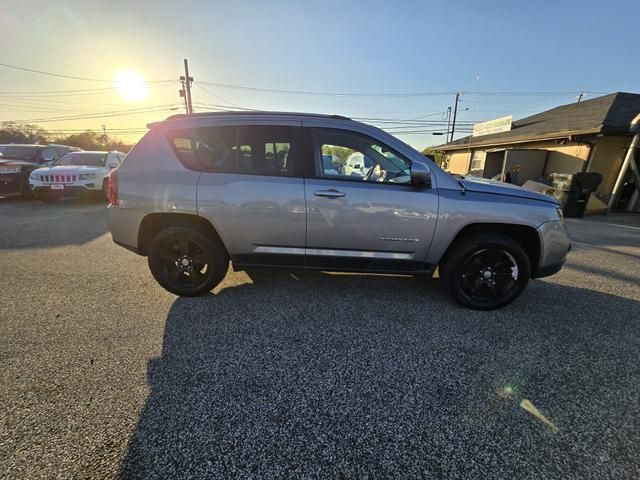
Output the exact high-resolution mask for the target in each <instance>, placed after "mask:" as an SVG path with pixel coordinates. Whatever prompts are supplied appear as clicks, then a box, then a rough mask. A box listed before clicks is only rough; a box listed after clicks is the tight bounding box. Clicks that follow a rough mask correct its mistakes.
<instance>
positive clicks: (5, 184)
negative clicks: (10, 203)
mask: <svg viewBox="0 0 640 480" xmlns="http://www.w3.org/2000/svg"><path fill="white" fill-rule="evenodd" d="M21 193H22V172H18V173H0V196H3V197H8V196H11V195H20V194H21Z"/></svg>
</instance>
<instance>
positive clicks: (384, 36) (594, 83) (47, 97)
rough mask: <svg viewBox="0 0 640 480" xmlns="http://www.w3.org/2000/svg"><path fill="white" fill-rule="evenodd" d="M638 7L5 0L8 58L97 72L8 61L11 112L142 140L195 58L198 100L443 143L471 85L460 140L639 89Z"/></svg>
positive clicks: (66, 128) (0, 52)
mask: <svg viewBox="0 0 640 480" xmlns="http://www.w3.org/2000/svg"><path fill="white" fill-rule="evenodd" d="M639 14H640V2H638V1H637V0H636V1H625V2H616V1H609V2H594V1H580V2H577V1H561V0H559V1H555V2H548V1H546V0H545V1H526V2H525V1H508V2H496V1H491V0H485V1H482V2H478V1H457V2H452V1H402V0H395V1H393V2H390V1H384V2H383V1H349V0H341V1H334V0H324V1H318V2H315V1H268V0H263V1H233V2H231V1H212V0H209V1H194V2H189V1H186V0H185V1H179V2H178V1H166V0H155V1H135V0H129V1H123V0H110V1H90V0H85V1H64V0H63V1H60V2H52V1H50V0H29V1H27V2H25V1H24V0H21V1H17V0H3V1H2V3H0V63H3V64H7V65H13V66H18V67H24V68H28V69H35V70H40V71H43V72H50V73H57V74H62V75H69V76H77V77H82V78H85V80H80V79H70V78H59V77H54V76H48V75H43V74H37V73H32V72H25V71H20V70H15V69H11V68H8V67H3V66H0V122H1V121H10V120H12V121H18V122H27V121H28V122H30V123H37V124H39V125H41V126H42V127H43V128H45V129H47V130H49V131H60V132H70V131H73V130H84V129H87V128H90V129H94V130H97V131H101V130H102V125H104V126H105V129H106V131H107V133H109V134H111V135H113V136H115V137H119V138H122V139H124V140H127V141H131V142H133V141H135V140H137V138H139V137H140V136H141V135H142V133H143V132H144V131H145V128H146V124H147V123H149V122H152V121H157V120H161V119H163V118H166V117H167V116H168V115H170V114H172V113H181V112H183V111H184V105H183V103H182V100H181V99H180V97H179V95H178V89H179V84H178V83H177V79H178V77H179V76H180V75H181V74H183V63H182V62H183V59H184V58H188V60H189V64H190V70H191V75H192V76H193V77H194V85H193V101H194V106H195V110H196V111H207V110H212V109H220V108H222V109H236V108H250V109H261V110H281V111H302V112H316V113H330V114H341V115H347V116H350V117H352V118H358V119H359V118H363V119H367V120H364V121H368V122H369V123H375V124H377V125H379V126H382V127H385V128H386V129H388V130H389V131H390V132H392V133H394V134H397V135H398V136H399V137H400V138H402V139H403V140H405V141H406V142H408V143H410V144H412V145H413V146H415V147H417V148H422V147H424V146H428V145H435V144H440V143H443V142H444V136H442V135H433V133H442V132H445V131H446V128H447V127H446V124H445V120H446V115H447V109H448V107H453V104H454V93H455V92H457V91H460V92H463V93H462V96H461V102H460V103H459V114H458V121H459V129H458V133H457V134H456V138H458V137H459V136H462V135H465V134H466V133H465V132H466V131H468V130H469V128H470V126H471V125H472V124H473V123H474V122H479V121H483V120H488V119H493V118H498V117H501V116H504V115H513V117H514V118H522V117H525V116H528V115H531V114H533V113H536V112H539V111H542V110H545V109H548V108H552V107H554V106H557V105H562V104H567V103H572V102H575V101H576V100H577V95H578V94H579V93H580V92H586V93H585V96H584V97H583V98H584V99H588V98H593V97H595V96H598V95H601V94H605V93H611V92H615V91H628V92H640V62H638V61H637V56H634V53H633V52H634V46H635V42H636V41H637V38H636V37H637V19H638V18H639ZM123 70H126V71H133V72H136V73H137V74H139V75H141V76H142V77H143V78H144V79H145V81H146V82H147V87H148V95H147V97H146V98H145V99H144V100H137V101H133V100H126V99H124V98H122V96H121V95H120V94H119V93H118V91H117V89H115V88H114V85H113V78H114V76H115V75H116V74H117V73H118V72H121V71H123ZM86 79H92V80H86ZM96 80H97V81H96ZM221 84H224V85H227V86H222V85H221ZM230 86H235V87H239V86H240V87H251V88H258V89H267V90H293V91H298V92H319V93H325V94H327V93H330V94H331V93H340V94H349V95H315V94H314V95H311V94H300V93H296V94H294V93H282V92H267V91H259V90H258V91H256V90H247V89H243V88H235V87H234V88H231V87H230ZM35 92H37V93H35ZM42 92H65V93H42ZM353 94H358V95H353ZM363 94H367V95H363ZM369 94H375V95H369ZM407 94H411V95H407ZM414 94H420V95H414ZM89 115H90V116H92V117H93V118H83V119H70V118H73V117H77V116H85V117H86V116H89ZM102 115H104V116H102ZM438 122H439V123H438ZM407 132H419V133H407Z"/></svg>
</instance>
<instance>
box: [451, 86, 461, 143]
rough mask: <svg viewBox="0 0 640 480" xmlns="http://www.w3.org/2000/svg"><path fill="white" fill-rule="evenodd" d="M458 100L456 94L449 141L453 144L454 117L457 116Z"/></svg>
mask: <svg viewBox="0 0 640 480" xmlns="http://www.w3.org/2000/svg"><path fill="white" fill-rule="evenodd" d="M459 100H460V92H456V104H455V106H454V107H453V124H452V125H451V140H449V141H450V142H453V134H454V133H455V131H456V116H457V115H458V101H459Z"/></svg>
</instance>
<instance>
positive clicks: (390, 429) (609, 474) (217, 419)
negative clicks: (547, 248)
mask: <svg viewBox="0 0 640 480" xmlns="http://www.w3.org/2000/svg"><path fill="white" fill-rule="evenodd" d="M252 279H253V281H252V282H251V281H247V282H246V283H240V284H236V285H228V286H226V287H225V286H224V285H223V287H222V288H221V289H220V290H217V291H216V293H215V294H211V295H207V296H204V297H200V298H193V299H182V298H179V299H177V300H176V301H175V302H174V304H173V305H172V307H171V309H170V311H169V314H168V317H167V320H166V328H165V334H164V340H163V347H162V354H161V356H160V357H159V358H156V359H153V360H152V361H150V362H149V365H148V382H149V385H150V388H151V392H150V394H149V397H148V400H147V403H146V405H145V407H144V408H143V410H142V412H141V415H140V419H139V423H138V425H137V427H136V430H135V432H134V433H133V435H132V437H131V438H130V440H129V444H128V449H127V453H126V457H125V459H124V461H123V464H122V469H121V477H122V478H187V477H192V478H204V477H206V478H238V477H255V478H272V477H278V478H280V477H286V478H289V477H294V478H298V477H313V478H362V477H376V478H389V477H394V478H395V477H403V478H415V477H433V478H443V477H445V478H533V477H538V478H569V477H570V478H623V477H627V476H628V475H629V473H630V472H634V471H635V472H637V471H638V469H639V468H640V460H639V459H640V455H638V453H640V450H639V449H638V445H639V444H640V428H638V426H639V425H638V418H640V417H639V416H640V411H639V406H638V401H637V398H638V389H637V385H638V384H640V369H639V368H638V358H637V351H638V346H639V341H638V339H639V338H640V325H639V321H638V317H637V312H638V311H639V307H640V303H639V302H637V301H633V300H629V299H624V298H620V297H616V296H612V295H607V294H603V293H599V292H595V291H591V290H585V289H580V288H573V287H566V286H561V285H554V284H551V283H547V282H546V281H534V282H532V284H531V285H530V287H529V289H528V290H527V292H526V293H525V294H524V295H523V297H521V298H520V299H519V300H518V301H517V302H516V303H514V304H512V305H510V306H509V307H507V308H505V309H502V310H498V311H494V312H474V311H470V310H466V309H463V308H460V307H458V306H456V305H454V304H452V303H451V302H450V300H449V299H448V298H447V297H446V296H445V295H444V294H443V293H442V292H440V291H439V289H438V288H433V287H430V286H428V285H427V284H426V283H427V282H420V281H416V280H414V279H412V278H403V277H390V276H375V275H336V274H325V273H305V274H302V275H299V274H288V273H265V274H255V275H254V274H252ZM434 283H435V284H437V281H436V282H434ZM524 400H527V401H528V402H530V403H531V404H533V405H535V407H536V408H537V409H539V410H540V412H542V413H543V414H544V415H545V416H546V418H548V419H549V421H551V422H553V423H554V425H555V426H557V431H552V430H550V429H549V428H547V427H545V425H544V424H543V423H542V422H541V421H539V420H538V419H537V418H536V417H534V416H533V415H531V414H530V413H528V412H526V411H525V410H523V408H521V407H520V404H521V402H523V401H524Z"/></svg>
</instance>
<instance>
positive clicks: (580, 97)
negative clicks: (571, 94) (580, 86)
mask: <svg viewBox="0 0 640 480" xmlns="http://www.w3.org/2000/svg"><path fill="white" fill-rule="evenodd" d="M583 96H584V92H580V95H578V103H580V100H582V97H583Z"/></svg>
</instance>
